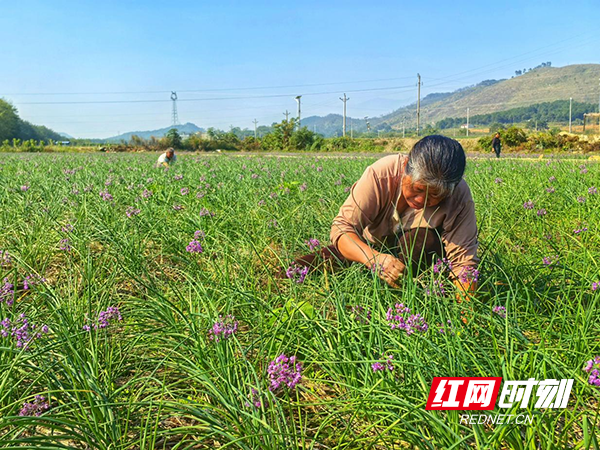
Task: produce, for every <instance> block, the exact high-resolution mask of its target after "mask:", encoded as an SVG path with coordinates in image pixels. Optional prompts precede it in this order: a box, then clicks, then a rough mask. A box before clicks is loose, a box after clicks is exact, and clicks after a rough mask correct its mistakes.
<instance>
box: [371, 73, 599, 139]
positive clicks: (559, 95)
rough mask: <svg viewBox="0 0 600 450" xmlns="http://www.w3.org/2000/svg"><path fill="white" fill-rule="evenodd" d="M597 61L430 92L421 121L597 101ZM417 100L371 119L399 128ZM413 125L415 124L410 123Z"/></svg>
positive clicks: (411, 118)
mask: <svg viewBox="0 0 600 450" xmlns="http://www.w3.org/2000/svg"><path fill="white" fill-rule="evenodd" d="M599 78H600V64H575V65H571V66H565V67H548V66H546V67H538V68H535V69H533V70H530V71H528V72H526V73H522V74H520V75H516V76H514V77H513V78H510V79H506V80H499V81H496V80H489V81H485V82H482V83H480V84H477V85H475V86H472V87H468V88H463V89H459V90H458V91H454V92H452V93H447V94H431V95H429V96H427V97H425V98H424V99H423V100H422V101H421V123H422V124H427V123H432V122H438V121H440V120H442V119H445V118H448V117H464V116H466V112H467V108H469V112H470V115H471V116H475V115H484V114H490V113H494V112H497V111H506V110H509V109H514V108H519V107H525V106H531V105H536V104H541V103H548V102H555V101H557V100H563V101H568V100H569V98H573V101H575V102H579V103H595V104H597V102H598V79H599ZM415 112H416V103H415V104H411V105H408V106H406V107H403V108H400V109H398V110H396V111H394V112H392V113H390V114H387V115H385V116H382V117H380V118H378V119H376V120H375V119H373V124H374V125H382V124H387V125H390V126H391V127H393V128H399V127H401V124H402V120H403V119H405V120H407V121H409V122H410V123H411V124H412V123H413V122H414V121H415V117H416V116H415ZM413 125H414V124H413Z"/></svg>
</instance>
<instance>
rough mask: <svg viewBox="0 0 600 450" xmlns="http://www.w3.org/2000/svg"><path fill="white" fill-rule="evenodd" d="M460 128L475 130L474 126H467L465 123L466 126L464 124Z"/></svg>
mask: <svg viewBox="0 0 600 450" xmlns="http://www.w3.org/2000/svg"><path fill="white" fill-rule="evenodd" d="M460 127H461V128H463V129H465V130H466V129H467V128H468V129H471V128H473V125H471V124H469V125H467V124H466V123H464V124H462V125H461V126H460Z"/></svg>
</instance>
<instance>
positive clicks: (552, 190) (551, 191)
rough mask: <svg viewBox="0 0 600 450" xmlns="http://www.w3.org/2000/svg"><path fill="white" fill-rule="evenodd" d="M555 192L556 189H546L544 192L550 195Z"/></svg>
mask: <svg viewBox="0 0 600 450" xmlns="http://www.w3.org/2000/svg"><path fill="white" fill-rule="evenodd" d="M555 191H556V189H554V188H553V187H549V188H546V192H547V193H548V194H552V193H554V192H555Z"/></svg>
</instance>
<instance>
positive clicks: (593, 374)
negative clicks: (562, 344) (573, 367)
mask: <svg viewBox="0 0 600 450" xmlns="http://www.w3.org/2000/svg"><path fill="white" fill-rule="evenodd" d="M583 370H584V372H587V373H589V374H590V377H589V378H588V383H589V384H591V385H592V386H600V356H596V357H594V358H593V359H590V360H589V361H588V362H586V364H585V367H584V368H583Z"/></svg>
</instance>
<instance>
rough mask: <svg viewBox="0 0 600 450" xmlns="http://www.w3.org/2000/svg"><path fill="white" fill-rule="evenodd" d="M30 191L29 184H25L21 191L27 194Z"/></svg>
mask: <svg viewBox="0 0 600 450" xmlns="http://www.w3.org/2000/svg"><path fill="white" fill-rule="evenodd" d="M28 190H29V185H28V184H24V185H23V186H21V191H23V192H27V191H28Z"/></svg>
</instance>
